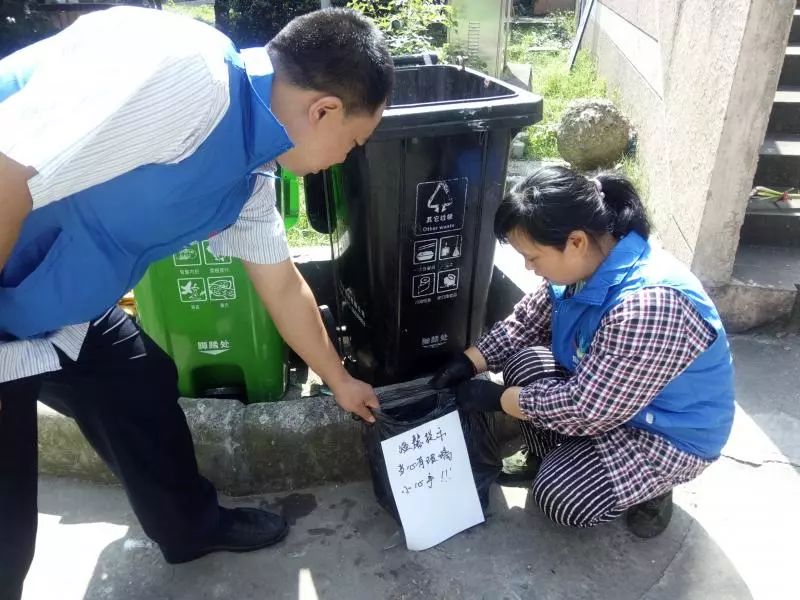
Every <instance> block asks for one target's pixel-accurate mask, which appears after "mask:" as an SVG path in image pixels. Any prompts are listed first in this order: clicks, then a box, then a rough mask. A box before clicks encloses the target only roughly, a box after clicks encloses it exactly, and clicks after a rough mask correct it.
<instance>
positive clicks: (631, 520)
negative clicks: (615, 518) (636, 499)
mask: <svg viewBox="0 0 800 600" xmlns="http://www.w3.org/2000/svg"><path fill="white" fill-rule="evenodd" d="M671 519H672V490H670V491H668V492H667V493H666V494H663V495H661V496H656V497H655V498H651V499H650V500H647V501H646V502H642V503H641V504H637V505H636V506H631V507H630V508H629V509H628V514H627V516H626V521H627V524H628V529H629V530H630V532H631V533H632V534H633V535H635V536H637V537H640V538H653V537H656V536H657V535H659V534H660V533H663V532H664V530H665V529H666V528H667V525H669V522H670V520H671Z"/></svg>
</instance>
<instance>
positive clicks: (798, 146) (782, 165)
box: [753, 133, 800, 190]
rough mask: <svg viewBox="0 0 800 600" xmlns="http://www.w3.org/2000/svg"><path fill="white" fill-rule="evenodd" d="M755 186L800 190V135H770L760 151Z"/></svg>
mask: <svg viewBox="0 0 800 600" xmlns="http://www.w3.org/2000/svg"><path fill="white" fill-rule="evenodd" d="M753 185H763V186H766V187H770V188H774V189H778V190H785V189H788V188H800V134H788V133H781V134H769V135H767V137H766V139H765V140H764V144H763V145H762V146H761V150H760V151H759V159H758V167H757V168H756V175H755V178H754V180H753Z"/></svg>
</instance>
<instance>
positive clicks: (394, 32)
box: [347, 0, 452, 55]
mask: <svg viewBox="0 0 800 600" xmlns="http://www.w3.org/2000/svg"><path fill="white" fill-rule="evenodd" d="M347 5H348V6H349V7H350V8H353V9H355V10H358V11H360V12H362V13H363V14H364V15H366V16H367V17H369V18H371V19H372V20H373V21H374V22H375V24H376V25H377V26H378V28H379V29H380V30H381V31H383V33H384V34H385V35H386V37H387V40H388V42H389V50H390V52H391V53H392V54H394V55H398V54H415V53H417V52H431V51H433V50H435V49H438V48H439V47H440V46H441V45H442V44H443V43H444V38H445V35H446V30H447V27H448V26H450V25H451V21H452V7H450V6H448V5H446V4H444V3H442V2H441V0H384V1H382V2H377V1H375V0H350V2H348V3H347Z"/></svg>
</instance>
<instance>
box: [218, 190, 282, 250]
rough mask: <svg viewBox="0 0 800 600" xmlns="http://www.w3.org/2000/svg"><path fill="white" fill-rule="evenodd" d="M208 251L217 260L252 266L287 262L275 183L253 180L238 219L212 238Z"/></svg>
mask: <svg viewBox="0 0 800 600" xmlns="http://www.w3.org/2000/svg"><path fill="white" fill-rule="evenodd" d="M209 248H210V249H211V251H212V252H213V253H214V254H215V255H217V256H235V257H236V258H241V259H242V260H246V261H247V262H251V263H256V264H265V265H268V264H275V263H279V262H283V261H285V260H287V259H288V258H289V244H288V242H287V240H286V229H285V228H284V225H283V218H282V217H281V215H280V213H279V212H278V209H277V207H276V206H275V179H273V178H272V177H268V176H264V175H259V176H257V179H256V185H255V188H254V189H253V194H252V195H251V196H250V199H249V200H248V201H247V203H246V204H245V205H244V208H243V209H242V212H241V213H240V214H239V219H238V220H237V221H236V223H234V224H233V225H231V226H230V227H229V228H228V229H226V230H224V231H222V232H220V233H219V234H217V235H215V236H214V237H212V238H211V240H210V242H209Z"/></svg>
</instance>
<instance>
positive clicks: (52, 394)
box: [0, 308, 220, 600]
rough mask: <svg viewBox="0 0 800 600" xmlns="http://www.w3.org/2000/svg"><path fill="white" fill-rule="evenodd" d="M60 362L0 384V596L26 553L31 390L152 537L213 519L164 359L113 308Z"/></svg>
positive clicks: (29, 550) (176, 541) (189, 535)
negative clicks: (105, 470) (90, 451)
mask: <svg viewBox="0 0 800 600" xmlns="http://www.w3.org/2000/svg"><path fill="white" fill-rule="evenodd" d="M61 362H62V367H63V368H62V370H61V371H56V372H54V373H49V374H46V375H41V376H37V377H29V378H26V379H21V380H16V381H12V382H10V383H5V384H0V401H1V402H2V408H0V600H7V599H16V598H18V597H19V595H20V594H21V590H22V583H23V581H24V579H25V575H26V573H27V571H28V568H29V567H30V563H31V559H32V558H33V552H34V544H35V540H36V526H37V514H38V511H37V498H36V494H37V428H36V400H37V398H38V399H39V400H41V401H42V402H44V403H46V404H48V405H49V406H51V407H52V408H53V409H55V410H57V411H59V412H61V413H63V414H65V415H67V416H69V417H72V418H73V419H75V421H76V423H77V424H78V426H79V427H80V429H81V431H82V432H83V434H84V435H85V436H86V439H87V440H89V442H90V443H91V444H92V446H93V447H94V449H95V450H96V451H97V453H98V454H99V455H100V456H101V457H102V459H103V460H104V461H105V462H106V464H107V465H108V466H109V467H110V469H111V471H113V473H114V474H115V475H116V476H117V478H118V479H119V480H120V481H121V483H122V485H123V486H124V487H125V491H126V492H127V494H128V498H129V499H130V502H131V505H132V506H133V509H134V511H135V512H136V516H137V517H138V518H139V521H140V522H141V524H142V528H143V529H144V531H145V533H146V534H147V535H148V536H149V537H150V538H152V539H153V540H154V541H155V542H157V543H158V544H159V545H161V546H162V547H165V548H169V549H173V548H175V549H181V548H184V547H187V546H188V547H191V546H192V545H194V544H198V543H201V541H202V539H203V538H204V537H205V536H207V535H208V534H209V533H210V532H211V531H212V530H213V529H214V527H216V526H217V525H218V521H219V516H220V511H219V508H218V504H217V495H216V491H215V490H214V488H213V486H212V485H211V484H210V483H209V482H208V481H207V480H206V479H204V478H203V477H201V476H200V474H199V473H198V471H197V463H196V461H195V456H194V447H193V445H192V438H191V434H190V432H189V428H188V427H187V425H186V419H185V417H184V414H183V411H182V410H181V408H180V406H179V405H178V387H177V372H176V370H175V365H174V363H173V362H172V360H171V359H170V357H169V356H167V355H166V354H165V353H164V352H163V351H162V350H161V349H160V348H159V347H158V346H157V345H156V344H155V343H154V342H153V341H152V340H151V339H150V338H149V337H147V335H145V334H144V333H143V332H142V331H141V330H140V329H139V328H138V326H137V325H136V324H135V323H134V322H133V321H132V320H131V319H130V318H129V317H128V316H127V315H126V314H125V313H124V312H123V311H121V310H119V309H117V308H115V309H113V310H111V311H110V312H108V313H107V314H105V315H103V316H102V317H101V318H99V319H97V320H96V321H94V322H93V323H92V325H91V326H90V328H89V333H88V336H87V338H86V341H85V342H84V345H83V348H82V350H81V354H80V356H79V357H78V360H77V361H72V360H70V359H69V358H67V357H66V356H61Z"/></svg>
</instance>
